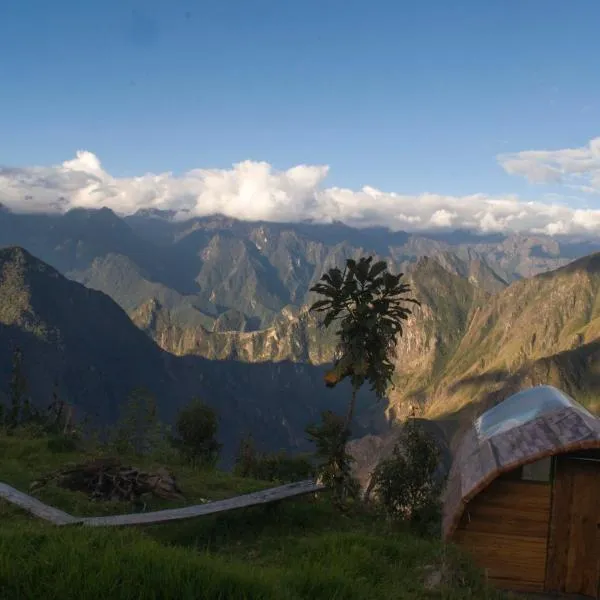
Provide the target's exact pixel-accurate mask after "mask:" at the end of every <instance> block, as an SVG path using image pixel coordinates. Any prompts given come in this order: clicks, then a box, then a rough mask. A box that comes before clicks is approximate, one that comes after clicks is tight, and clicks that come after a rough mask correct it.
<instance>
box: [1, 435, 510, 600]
mask: <svg viewBox="0 0 600 600" xmlns="http://www.w3.org/2000/svg"><path fill="white" fill-rule="evenodd" d="M84 458H85V456H84V455H83V454H82V453H74V452H69V453H53V452H50V451H49V450H48V445H47V440H45V439H25V438H22V437H21V438H19V437H10V438H9V437H0V481H3V482H5V483H8V484H10V485H13V486H15V487H17V488H18V489H21V490H23V491H27V489H28V487H29V484H30V483H31V482H32V481H33V480H35V479H36V478H37V477H39V476H40V475H42V474H45V473H47V472H48V471H52V470H54V469H56V468H58V467H60V466H62V465H65V464H67V463H72V462H79V461H81V460H82V459H84ZM130 462H131V463H132V464H135V465H136V466H144V467H145V466H151V464H148V463H146V464H144V461H140V460H139V459H136V460H135V461H134V460H132V461H130ZM172 469H173V471H174V472H175V474H176V476H177V478H178V481H179V483H180V486H181V488H182V489H183V491H184V493H185V495H186V501H187V503H189V504H193V503H195V502H198V501H199V500H200V499H201V498H203V499H210V500H216V499H221V498H226V497H230V496H234V495H238V494H242V493H246V492H250V491H254V490H258V489H261V488H265V487H269V486H271V485H273V484H269V483H265V482H260V481H254V480H250V479H242V478H236V477H233V476H231V475H230V474H228V473H221V472H218V471H194V470H193V469H190V468H186V467H183V466H179V465H173V466H172ZM36 497H39V498H40V499H41V500H43V501H44V502H47V503H49V504H52V505H54V506H57V507H58V508H61V509H63V510H66V511H67V512H70V513H71V514H74V515H101V514H114V513H117V512H130V511H131V507H130V506H129V505H126V504H124V503H122V504H120V503H102V504H100V503H93V502H90V501H89V500H88V499H87V497H86V496H85V495H84V494H79V493H74V492H68V491H65V490H62V489H58V488H53V487H52V486H49V487H48V488H45V489H42V490H40V491H39V493H36ZM166 505H167V503H165V502H164V501H162V502H154V503H152V504H151V506H149V508H159V507H163V506H166ZM168 505H169V506H176V505H177V503H172V502H171V503H168ZM432 573H433V574H435V573H437V574H439V575H441V577H438V579H441V581H440V582H438V584H437V585H427V581H428V578H430V577H431V576H432ZM499 597H500V596H499V595H498V594H497V593H495V592H493V591H491V590H489V589H488V588H487V587H486V586H485V584H484V582H483V581H482V579H481V577H480V575H479V574H478V573H477V572H476V571H475V570H474V569H473V568H472V567H471V566H470V565H469V563H468V561H466V560H464V558H463V557H461V556H460V555H459V554H457V553H456V552H455V551H454V550H453V549H452V548H451V547H446V546H444V545H443V544H441V543H440V542H439V540H437V539H423V538H419V537H416V536H414V535H411V534H410V533H408V532H407V531H406V530H402V529H399V528H392V527H390V526H389V525H388V524H387V523H385V521H383V520H382V519H381V518H379V517H377V516H375V515H373V514H370V513H368V512H366V511H364V510H359V509H357V510H355V511H352V513H351V514H348V515H343V514H340V513H339V512H337V511H336V510H335V509H333V508H332V506H331V504H330V502H329V500H328V497H327V494H320V495H319V496H318V497H313V496H310V497H307V498H304V499H298V500H292V501H285V502H281V503H279V504H277V505H275V506H269V505H267V506H264V507H255V508H249V509H242V510H239V511H235V512H232V513H227V514H221V515H214V516H207V517H200V518H197V519H193V520H189V521H182V522H178V523H169V524H161V525H154V526H149V527H145V528H136V529H100V528H98V529H95V528H83V527H81V526H69V527H62V528H57V527H55V526H52V525H49V524H47V523H44V522H41V521H39V520H37V519H35V518H34V517H30V516H28V515H27V514H25V513H24V512H23V511H21V510H19V509H17V508H15V507H14V506H11V505H8V504H7V503H3V502H0V598H1V599H2V600H5V599H6V600H20V599H22V600H37V599H39V600H42V599H43V600H58V599H60V600H69V599H77V600H84V599H85V600H87V599H98V600H100V599H124V600H146V599H148V600H150V599H152V600H159V599H161V600H162V599H165V600H166V599H169V600H171V599H179V598H181V599H185V600H187V599H190V600H191V599H192V598H193V599H194V600H197V599H211V600H212V599H220V600H225V599H227V600H229V599H231V600H234V599H235V600H237V599H240V600H241V599H257V600H260V599H267V598H268V599H281V600H299V599H307V600H308V599H311V600H313V599H314V600H321V599H323V600H325V599H326V600H332V599H340V600H341V599H348V600H354V599H356V600H377V599H379V598H382V599H386V600H393V599H404V598H407V599H408V598H410V599H416V600H419V599H425V598H446V599H448V600H451V599H463V598H464V599H467V598H473V599H479V600H485V599H492V598H499Z"/></svg>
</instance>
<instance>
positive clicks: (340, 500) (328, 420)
mask: <svg viewBox="0 0 600 600" xmlns="http://www.w3.org/2000/svg"><path fill="white" fill-rule="evenodd" d="M321 418H322V422H321V424H319V425H309V426H308V427H307V428H306V433H307V434H308V436H309V439H311V440H312V441H313V442H314V443H315V445H316V456H317V459H318V461H319V464H318V468H317V473H318V475H319V480H320V481H321V482H322V483H323V484H324V485H326V486H327V487H329V488H331V490H332V493H333V501H334V503H335V504H336V506H337V507H338V508H345V507H346V505H347V502H348V501H349V500H353V499H355V498H356V497H357V496H358V494H359V491H360V485H359V483H358V481H357V480H356V479H355V478H354V477H353V476H352V462H353V461H354V459H353V458H352V456H351V455H350V454H348V452H347V451H346V444H347V442H348V439H349V437H350V430H349V429H348V427H347V426H346V421H345V419H344V418H343V417H340V416H339V415H336V414H335V413H333V412H332V411H325V412H323V413H322V415H321Z"/></svg>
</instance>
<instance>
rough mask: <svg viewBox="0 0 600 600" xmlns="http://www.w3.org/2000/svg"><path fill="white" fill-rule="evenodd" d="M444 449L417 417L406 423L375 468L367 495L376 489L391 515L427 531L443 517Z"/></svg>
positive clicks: (383, 505)
mask: <svg viewBox="0 0 600 600" xmlns="http://www.w3.org/2000/svg"><path fill="white" fill-rule="evenodd" d="M439 459H440V451H439V449H438V447H437V445H436V443H435V441H434V440H433V439H432V438H431V437H430V436H429V435H428V434H427V433H426V432H425V430H424V429H423V428H422V427H421V426H419V424H418V423H417V421H416V419H415V418H410V419H408V421H407V422H406V424H405V425H404V427H403V429H402V433H401V435H400V438H399V440H398V442H397V443H396V445H395V447H394V449H393V451H392V455H391V456H390V457H389V458H386V459H383V460H382V461H381V462H380V463H379V464H378V465H377V467H376V468H375V470H374V471H373V474H372V476H371V483H370V485H369V488H368V490H367V494H366V495H367V497H368V496H369V495H370V494H371V493H373V494H374V495H375V497H376V500H377V501H378V503H379V504H380V506H381V507H382V508H383V510H384V511H385V513H386V514H387V516H388V517H389V518H391V519H393V520H402V521H407V522H409V523H411V525H413V526H414V527H416V528H417V529H419V530H420V532H424V531H425V530H430V529H431V527H432V526H434V525H435V523H436V522H437V521H438V519H439V501H440V493H441V489H442V485H443V482H442V481H441V480H439V479H437V478H436V477H435V472H436V469H437V468H438V464H439Z"/></svg>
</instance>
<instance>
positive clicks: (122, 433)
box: [110, 388, 165, 456]
mask: <svg viewBox="0 0 600 600" xmlns="http://www.w3.org/2000/svg"><path fill="white" fill-rule="evenodd" d="M164 443H165V428H164V426H163V425H162V423H161V422H160V420H159V419H158V411H157V406H156V400H155V398H154V396H153V395H152V394H151V393H150V392H149V391H148V390H147V389H145V388H135V389H134V390H132V391H131V393H130V394H129V397H128V398H127V401H126V402H125V403H124V405H123V407H122V409H121V415H120V418H119V422H118V423H117V425H116V426H115V429H114V431H113V435H112V436H111V444H110V445H112V446H113V448H114V449H115V450H116V451H117V452H118V453H119V454H129V455H131V454H134V455H136V456H147V455H153V454H155V453H156V452H157V451H158V450H159V449H160V448H161V446H162V445H163V444H164Z"/></svg>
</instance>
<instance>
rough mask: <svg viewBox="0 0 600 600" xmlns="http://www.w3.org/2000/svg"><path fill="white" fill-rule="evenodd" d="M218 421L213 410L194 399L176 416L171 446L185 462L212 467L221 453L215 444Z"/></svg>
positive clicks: (218, 445) (218, 446)
mask: <svg viewBox="0 0 600 600" xmlns="http://www.w3.org/2000/svg"><path fill="white" fill-rule="evenodd" d="M218 429H219V419H218V417H217V413H216V412H215V410H214V409H213V408H211V407H210V406H208V405H207V404H204V402H202V401H201V400H199V399H198V398H194V399H193V400H192V401H191V402H190V403H189V404H188V405H187V406H186V407H185V408H184V409H182V410H181V411H180V413H179V415H178V416H177V422H176V424H175V432H176V437H174V438H173V439H172V443H173V446H174V447H175V448H177V449H178V450H179V452H180V453H181V456H182V457H183V458H184V460H185V461H186V462H189V463H191V464H193V465H199V466H203V467H214V465H215V464H216V462H217V460H218V458H219V452H220V451H221V444H219V443H218V442H217V432H218Z"/></svg>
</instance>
